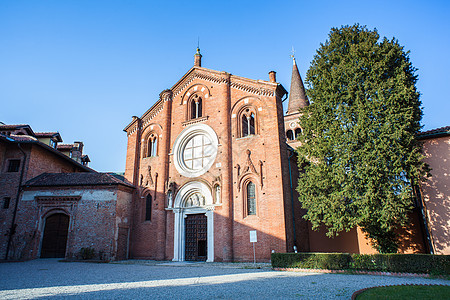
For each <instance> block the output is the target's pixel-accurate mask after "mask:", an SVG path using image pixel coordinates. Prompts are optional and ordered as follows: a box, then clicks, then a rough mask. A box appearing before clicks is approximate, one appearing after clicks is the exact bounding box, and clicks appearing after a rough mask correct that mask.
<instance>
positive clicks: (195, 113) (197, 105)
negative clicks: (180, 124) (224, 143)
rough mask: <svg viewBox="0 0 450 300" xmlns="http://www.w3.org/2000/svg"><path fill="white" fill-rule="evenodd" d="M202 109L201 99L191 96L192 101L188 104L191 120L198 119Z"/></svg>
mask: <svg viewBox="0 0 450 300" xmlns="http://www.w3.org/2000/svg"><path fill="white" fill-rule="evenodd" d="M202 108H203V107H202V98H201V97H199V96H198V95H194V96H192V100H191V103H190V110H191V113H190V116H191V119H196V118H200V117H201V116H202Z"/></svg>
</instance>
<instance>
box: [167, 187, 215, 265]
mask: <svg viewBox="0 0 450 300" xmlns="http://www.w3.org/2000/svg"><path fill="white" fill-rule="evenodd" d="M173 212H174V214H175V226H174V254H173V261H185V260H186V258H187V257H186V250H188V252H189V251H191V252H192V251H198V252H197V255H194V256H192V255H191V256H190V257H188V259H189V260H205V257H204V256H203V252H202V251H205V252H206V261H207V262H212V261H214V204H213V197H212V194H211V190H210V188H209V187H208V186H207V185H206V184H205V183H203V182H200V181H191V182H188V183H186V184H185V185H184V186H182V187H181V188H180V190H179V191H178V193H177V195H176V196H175V201H174V207H173ZM202 216H205V217H202ZM193 218H197V219H199V222H206V234H205V233H204V232H203V230H204V228H203V227H200V229H198V228H195V229H193V228H192V227H188V229H189V230H190V232H191V233H193V234H195V241H193V240H192V236H191V237H190V238H191V240H189V241H188V243H190V244H192V243H197V244H196V245H194V247H196V248H195V250H193V249H192V247H191V249H189V246H188V249H186V239H187V234H186V226H192V225H189V224H192V222H191V220H192V219H193ZM204 218H206V221H202V219H203V220H204ZM186 220H188V221H186ZM197 234H198V235H197ZM205 236H206V241H205ZM191 246H192V245H191ZM191 252H189V253H191Z"/></svg>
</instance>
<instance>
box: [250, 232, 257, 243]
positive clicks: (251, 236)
mask: <svg viewBox="0 0 450 300" xmlns="http://www.w3.org/2000/svg"><path fill="white" fill-rule="evenodd" d="M256 242H257V239H256V230H250V243H256Z"/></svg>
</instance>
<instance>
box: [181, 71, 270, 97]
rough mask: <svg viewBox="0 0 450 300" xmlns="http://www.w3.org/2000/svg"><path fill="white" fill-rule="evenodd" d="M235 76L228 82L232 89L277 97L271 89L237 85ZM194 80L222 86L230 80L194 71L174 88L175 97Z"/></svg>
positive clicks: (257, 82) (243, 84) (259, 82)
mask: <svg viewBox="0 0 450 300" xmlns="http://www.w3.org/2000/svg"><path fill="white" fill-rule="evenodd" d="M232 78H233V75H231V79H229V80H230V81H229V82H228V83H229V84H230V87H232V88H234V89H237V90H241V91H245V92H247V93H252V94H255V95H259V96H269V97H270V96H274V95H275V91H274V90H271V89H266V88H262V87H255V86H253V85H251V84H245V83H237V82H235V81H233V79H232ZM194 79H201V80H205V81H209V82H213V83H217V84H222V83H227V81H228V78H225V77H222V76H217V75H215V74H204V73H203V72H201V71H199V70H196V69H194V70H193V71H192V73H191V74H189V75H187V77H186V78H184V79H183V80H182V81H180V82H179V83H178V84H177V85H175V86H174V88H173V97H176V96H177V95H179V94H180V93H181V92H182V91H183V90H184V89H185V88H186V87H188V86H189V85H190V84H191V83H192V81H194ZM247 80H250V81H254V80H252V79H247ZM261 82H263V81H255V83H256V84H261Z"/></svg>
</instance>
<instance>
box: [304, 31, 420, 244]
mask: <svg viewBox="0 0 450 300" xmlns="http://www.w3.org/2000/svg"><path fill="white" fill-rule="evenodd" d="M415 71H416V69H415V68H414V67H413V66H412V64H411V62H410V60H409V53H408V52H405V51H404V50H403V47H402V46H400V45H399V43H398V42H397V40H395V39H392V40H388V39H386V38H384V39H383V40H381V41H379V35H378V33H377V31H376V30H374V31H370V30H368V29H367V28H366V27H362V26H359V25H354V26H345V27H342V28H340V29H337V28H333V29H332V30H331V32H330V34H329V39H328V40H327V41H326V42H325V44H321V46H320V48H319V50H318V51H317V54H316V55H315V57H314V60H313V62H312V65H311V67H310V69H309V70H308V72H307V76H306V83H307V86H308V87H309V88H308V90H307V93H308V96H309V99H310V101H311V105H310V106H309V107H307V108H305V109H304V110H303V114H302V117H301V118H300V124H301V126H302V128H303V135H301V136H300V141H301V142H302V144H301V146H300V147H299V148H298V149H297V152H298V154H299V167H300V168H302V172H300V179H299V184H298V192H299V195H300V196H299V200H300V201H301V203H302V205H303V208H305V209H307V214H306V215H305V218H306V219H307V220H309V221H310V222H311V223H312V225H313V229H318V228H319V227H320V226H321V225H325V226H326V227H327V228H328V233H327V235H328V236H335V235H338V233H339V232H341V231H344V230H345V231H348V230H350V229H351V228H354V227H355V226H360V227H361V228H362V230H363V231H364V232H365V233H367V235H368V237H369V238H371V240H372V242H373V245H374V247H375V248H376V249H377V250H378V251H379V252H382V253H395V252H397V249H398V244H397V239H398V236H397V233H396V232H395V229H396V228H398V227H399V226H402V225H404V224H405V223H406V221H407V212H408V211H409V210H410V209H411V207H412V188H411V185H412V184H415V183H417V182H416V180H417V179H418V178H422V175H423V174H424V170H425V166H424V163H423V162H421V159H422V154H421V153H420V147H419V145H418V142H417V141H416V139H415V134H416V133H417V132H418V131H419V130H420V128H421V126H420V120H421V118H422V111H421V108H420V105H421V102H420V100H419V92H418V91H417V90H416V86H415V84H416V81H417V76H416V75H415Z"/></svg>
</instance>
